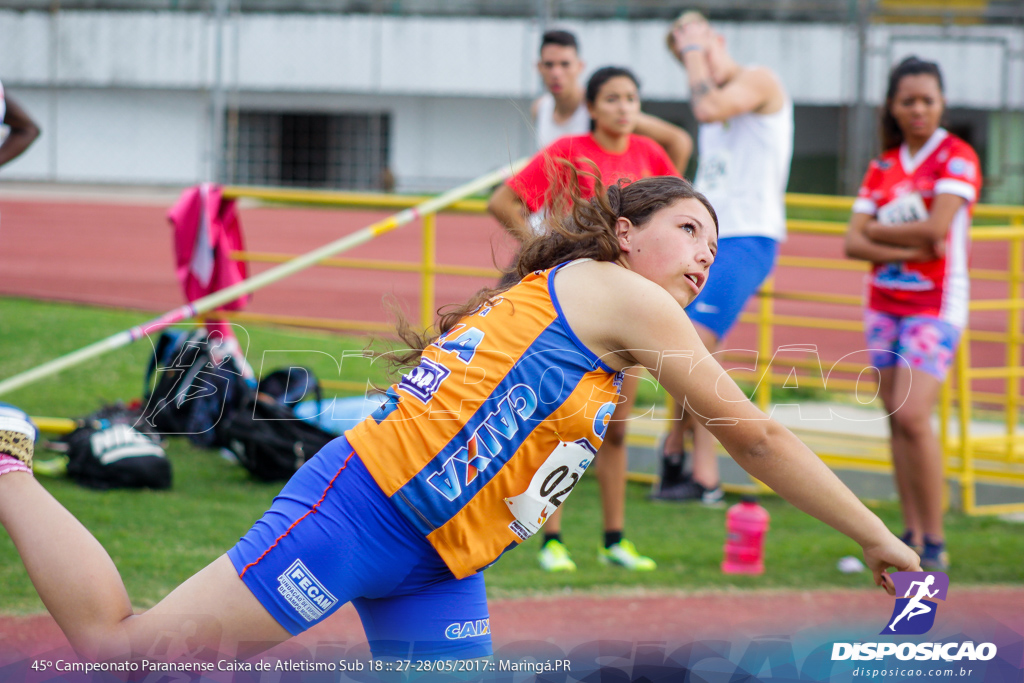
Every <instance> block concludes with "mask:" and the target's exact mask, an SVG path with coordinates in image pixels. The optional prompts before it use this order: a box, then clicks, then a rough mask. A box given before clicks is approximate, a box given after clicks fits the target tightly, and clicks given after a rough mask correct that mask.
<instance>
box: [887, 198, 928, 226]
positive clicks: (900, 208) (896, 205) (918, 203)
mask: <svg viewBox="0 0 1024 683" xmlns="http://www.w3.org/2000/svg"><path fill="white" fill-rule="evenodd" d="M927 218H928V210H927V209H926V208H924V200H923V199H921V195H920V194H918V193H917V192H910V193H908V194H905V195H901V196H899V197H897V198H896V199H894V200H892V201H891V202H889V203H888V204H886V205H885V206H882V207H880V208H879V209H878V222H879V223H881V224H882V225H900V224H902V223H913V222H914V221H923V220H925V219H927Z"/></svg>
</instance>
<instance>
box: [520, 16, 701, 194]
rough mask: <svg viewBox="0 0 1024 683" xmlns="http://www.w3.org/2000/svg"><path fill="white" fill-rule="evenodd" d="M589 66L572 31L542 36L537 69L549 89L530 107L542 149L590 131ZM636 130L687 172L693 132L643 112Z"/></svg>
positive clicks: (678, 167) (555, 32)
mask: <svg viewBox="0 0 1024 683" xmlns="http://www.w3.org/2000/svg"><path fill="white" fill-rule="evenodd" d="M585 67H586V64H585V63H584V62H583V60H582V59H580V56H579V46H578V44H577V42H576V36H575V35H573V34H572V33H570V32H569V31H561V30H552V31H547V32H546V33H545V34H544V36H543V37H542V38H541V42H540V59H539V60H538V61H537V71H538V72H539V73H540V77H541V80H543V81H544V90H545V91H546V92H545V93H544V94H543V95H541V96H540V97H538V98H537V99H536V100H534V101H533V105H532V106H531V107H530V115H531V116H532V118H533V124H534V132H535V136H536V140H537V149H538V150H541V149H544V148H545V147H547V146H548V145H550V144H551V143H552V142H554V141H555V140H557V139H558V138H560V137H563V136H565V135H584V134H586V133H589V132H590V113H589V112H588V111H587V103H586V98H585V97H584V92H583V84H582V83H580V76H581V75H582V74H583V70H584V68H585ZM635 132H636V134H637V135H645V136H647V137H649V138H651V139H652V140H654V141H655V142H657V143H658V144H659V145H661V146H662V147H663V148H664V149H665V151H666V152H667V153H668V156H669V158H670V159H671V160H672V163H673V164H674V165H675V167H676V168H677V169H678V170H679V174H680V175H682V174H683V173H684V172H685V171H686V165H687V164H689V163H690V154H692V153H693V139H692V138H691V137H690V135H689V133H687V132H686V131H685V130H683V129H682V128H680V127H679V126H676V125H673V124H671V123H669V122H668V121H664V120H662V119H659V118H658V117H656V116H651V115H649V114H643V113H641V114H640V119H639V120H638V121H637V126H636V131H635Z"/></svg>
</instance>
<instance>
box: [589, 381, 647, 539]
mask: <svg viewBox="0 0 1024 683" xmlns="http://www.w3.org/2000/svg"><path fill="white" fill-rule="evenodd" d="M631 372H636V371H627V372H626V374H625V376H624V377H623V380H622V390H621V398H622V399H623V400H622V402H621V403H619V404H618V405H616V406H615V411H614V412H613V413H612V419H611V422H609V423H608V431H607V433H605V435H604V442H603V443H602V444H601V448H600V450H598V451H597V459H596V460H595V462H594V466H595V467H596V468H597V483H598V486H599V487H600V489H601V510H602V512H603V515H604V530H605V531H606V532H607V531H622V529H623V527H624V526H625V524H626V471H627V469H628V465H629V449H628V448H627V446H626V433H627V431H628V429H629V420H630V418H631V414H632V412H633V405H634V404H635V403H636V391H637V386H638V385H639V383H640V380H639V379H638V377H637V376H636V375H634V374H630V373H631Z"/></svg>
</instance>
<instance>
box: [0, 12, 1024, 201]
mask: <svg viewBox="0 0 1024 683" xmlns="http://www.w3.org/2000/svg"><path fill="white" fill-rule="evenodd" d="M565 26H566V27H567V28H569V29H571V30H575V31H576V32H577V34H578V36H579V38H580V41H581V45H582V55H583V58H584V59H585V60H586V61H587V64H588V71H591V70H593V69H596V68H598V67H600V66H603V65H606V64H610V63H617V64H621V65H624V66H629V67H631V68H632V69H634V70H635V71H636V72H637V74H638V76H639V77H640V79H641V81H642V85H643V89H642V94H643V96H644V97H646V98H648V99H651V100H662V101H680V102H682V101H683V100H685V99H686V98H687V96H688V93H687V88H686V83H685V77H684V74H683V72H682V70H681V69H680V67H679V65H678V64H677V63H676V62H675V60H674V59H672V57H671V56H670V55H669V54H668V52H667V51H666V50H665V47H664V35H665V30H666V26H665V25H664V24H663V23H661V22H649V21H647V22H625V21H593V22H578V23H572V22H568V23H566V24H565ZM720 28H721V30H722V32H723V34H724V35H725V37H726V40H727V42H728V45H729V46H730V49H731V50H732V52H733V53H734V54H735V56H736V57H737V58H738V59H739V61H741V62H743V63H757V64H764V65H766V66H769V67H771V68H773V69H775V70H776V71H777V72H778V73H779V74H780V77H781V78H782V80H783V81H784V83H785V84H786V86H787V88H788V89H789V91H790V93H791V94H792V96H793V99H794V101H795V102H796V103H797V104H798V105H831V106H837V105H839V106H842V105H847V104H850V103H852V102H853V101H854V99H855V97H856V91H855V81H856V79H855V75H856V48H857V44H856V36H855V34H854V33H853V31H852V29H851V28H848V27H845V26H840V25H814V24H767V23H764V24H761V23H751V24H723V25H720ZM224 38H225V43H224V44H225V59H224V63H223V70H222V76H223V81H224V83H225V85H226V87H227V88H228V89H229V91H230V94H229V102H236V103H238V105H239V106H242V107H247V106H250V105H251V104H252V103H254V102H260V101H266V102H275V103H277V104H278V106H277V107H276V108H277V109H278V110H281V109H294V110H301V111H310V110H317V111H327V112H343V111H358V110H359V109H360V107H362V108H371V109H373V110H374V111H388V112H390V113H391V117H392V118H391V120H392V129H391V133H392V148H391V149H392V159H391V166H392V170H393V172H394V173H395V175H396V176H397V178H398V180H399V184H400V185H399V186H400V187H401V188H412V187H422V188H431V189H433V188H437V187H443V186H446V185H450V184H452V183H454V182H457V181H459V180H464V179H467V178H470V177H473V176H474V175H477V174H479V173H482V172H484V171H485V170H487V169H490V168H493V167H495V166H496V165H499V164H501V163H503V162H507V161H508V160H509V158H515V157H517V156H520V155H522V154H525V153H528V152H530V151H532V145H531V142H530V139H531V136H532V134H531V130H530V126H531V123H530V122H529V121H528V120H527V119H528V115H527V112H528V103H529V100H530V98H532V97H533V96H535V95H536V94H537V93H538V89H539V81H538V78H537V76H536V73H535V70H534V63H535V61H536V55H537V47H538V44H539V32H538V28H537V25H536V24H535V23H534V22H532V21H530V20H525V19H476V18H424V17H391V16H369V15H336V14H331V15H328V14H295V15H282V14H249V15H242V16H238V17H232V18H231V19H230V20H229V21H228V22H227V24H226V30H225V32H224ZM215 39H216V26H215V24H214V23H213V19H212V18H211V17H208V16H206V15H202V14H194V13H184V12H106V11H104V12H100V11H96V12H92V11H73V12H57V13H55V14H52V15H51V14H49V13H43V12H23V13H20V12H11V11H0V79H2V80H3V82H4V83H5V84H6V85H7V86H8V88H9V89H10V90H11V91H12V92H13V93H14V94H15V96H16V97H17V96H20V97H21V98H22V99H23V100H24V102H25V104H26V106H28V108H29V110H30V111H31V113H32V114H33V115H34V116H35V117H37V118H38V120H39V122H40V124H41V125H42V127H43V129H44V136H43V138H42V139H41V140H40V141H39V143H37V144H36V145H35V146H34V147H33V148H32V149H31V150H30V151H29V152H28V153H27V154H26V155H25V157H24V158H23V159H21V160H19V161H18V162H17V163H15V164H12V165H10V166H8V167H5V168H4V169H3V177H5V178H33V179H40V178H46V179H52V180H62V181H91V182H125V181H127V182H147V183H150V182H152V183H172V184H183V183H192V182H195V181H197V180H200V179H202V177H203V175H204V169H205V168H207V162H208V160H209V157H210V155H209V149H208V148H209V139H210V134H209V126H210V115H209V112H210V109H209V89H210V88H211V86H212V84H213V83H214V80H215V79H214V73H213V70H214V67H213V65H214V63H215V60H214V49H215V45H216V40H215ZM869 41H870V46H871V52H870V59H869V72H868V83H867V95H868V97H869V100H870V101H872V102H874V103H877V102H878V101H879V100H880V98H881V96H882V93H883V91H884V87H885V76H886V71H887V69H888V67H889V66H890V65H891V64H892V63H893V62H894V61H896V60H898V59H900V58H902V57H903V56H905V55H906V54H909V53H910V52H916V53H917V54H919V55H921V56H922V57H926V58H933V59H936V60H937V61H939V63H940V65H941V66H942V68H943V71H944V73H945V76H946V81H947V93H948V96H949V102H950V105H951V106H969V107H977V108H986V109H999V108H1012V109H1024V37H1022V34H1021V32H1020V31H1019V30H1018V31H1014V30H1012V29H1003V28H999V27H985V26H980V27H956V28H942V27H926V26H918V27H906V26H873V27H871V30H870V35H869ZM979 74H980V75H982V76H981V77H979ZM314 105H315V106H314ZM797 132H798V135H799V133H800V131H797Z"/></svg>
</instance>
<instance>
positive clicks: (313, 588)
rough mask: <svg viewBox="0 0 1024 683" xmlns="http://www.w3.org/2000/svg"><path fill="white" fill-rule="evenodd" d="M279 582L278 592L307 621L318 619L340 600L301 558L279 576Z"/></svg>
mask: <svg viewBox="0 0 1024 683" xmlns="http://www.w3.org/2000/svg"><path fill="white" fill-rule="evenodd" d="M277 583H278V586H277V592H278V593H280V594H281V595H283V596H284V599H285V600H287V601H288V604H290V605H291V606H292V607H294V608H295V611H296V612H298V613H299V615H300V616H301V617H302V618H303V619H305V620H306V621H316V620H317V619H319V618H320V617H322V616H324V615H325V614H327V612H328V611H329V610H330V609H331V607H333V606H334V604H335V603H336V602H338V599H337V598H335V597H334V596H333V595H331V593H330V592H329V591H328V590H327V589H326V588H324V585H323V584H322V583H320V582H319V581H318V580H317V578H316V577H315V576H313V574H312V573H311V572H310V571H309V570H308V569H306V565H304V564H302V561H301V560H295V561H294V562H292V566H290V567H288V570H287V571H285V573H284V574H281V576H279V577H277Z"/></svg>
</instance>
